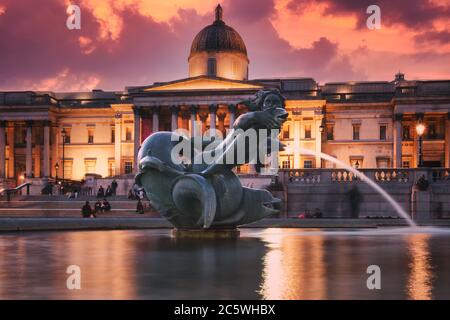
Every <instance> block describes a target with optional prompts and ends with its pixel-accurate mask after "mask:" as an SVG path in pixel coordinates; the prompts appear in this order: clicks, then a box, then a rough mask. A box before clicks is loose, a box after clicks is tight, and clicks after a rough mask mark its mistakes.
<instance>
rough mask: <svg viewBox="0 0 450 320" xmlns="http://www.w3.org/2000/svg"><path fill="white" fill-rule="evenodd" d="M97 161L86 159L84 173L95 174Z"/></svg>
mask: <svg viewBox="0 0 450 320" xmlns="http://www.w3.org/2000/svg"><path fill="white" fill-rule="evenodd" d="M96 162H97V161H96V160H95V159H85V160H84V172H85V173H95V165H96Z"/></svg>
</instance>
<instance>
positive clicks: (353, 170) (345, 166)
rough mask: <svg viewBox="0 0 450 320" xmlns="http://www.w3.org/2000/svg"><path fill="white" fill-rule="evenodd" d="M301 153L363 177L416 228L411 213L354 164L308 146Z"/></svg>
mask: <svg viewBox="0 0 450 320" xmlns="http://www.w3.org/2000/svg"><path fill="white" fill-rule="evenodd" d="M300 153H302V154H305V155H313V156H319V157H321V158H322V159H324V160H328V161H330V162H333V163H334V164H336V165H338V166H340V167H342V168H344V169H346V170H348V171H350V172H352V173H353V174H354V175H356V176H357V177H359V178H360V179H361V181H363V182H365V183H367V184H368V185H369V186H370V187H372V188H373V189H374V190H375V191H377V192H378V193H379V194H380V195H381V196H382V197H383V198H385V199H386V201H388V202H389V203H390V204H391V205H392V207H394V209H395V210H396V211H397V213H398V214H399V215H400V216H401V217H402V218H404V219H405V220H406V222H407V223H408V225H409V226H410V227H412V228H416V227H417V225H416V224H415V223H414V221H413V220H412V219H411V217H410V216H409V214H408V213H407V212H406V211H405V210H404V209H403V208H402V207H401V206H400V205H399V204H398V203H397V202H396V201H395V200H394V199H393V198H392V197H391V196H390V195H389V194H388V193H387V192H386V191H384V190H383V188H381V187H380V186H379V185H378V184H376V183H375V182H374V181H373V180H371V179H370V178H368V177H367V176H366V175H365V174H364V173H362V172H361V171H359V170H357V169H355V168H353V167H352V166H350V165H348V164H346V163H344V162H342V161H340V160H338V159H336V158H334V157H332V156H330V155H328V154H326V153H322V152H316V151H313V150H309V149H306V148H302V147H300Z"/></svg>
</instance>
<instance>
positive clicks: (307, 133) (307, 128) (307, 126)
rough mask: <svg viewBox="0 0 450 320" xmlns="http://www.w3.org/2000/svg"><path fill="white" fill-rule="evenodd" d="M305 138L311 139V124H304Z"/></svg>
mask: <svg viewBox="0 0 450 320" xmlns="http://www.w3.org/2000/svg"><path fill="white" fill-rule="evenodd" d="M305 139H311V125H310V124H305Z"/></svg>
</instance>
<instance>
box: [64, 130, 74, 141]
mask: <svg viewBox="0 0 450 320" xmlns="http://www.w3.org/2000/svg"><path fill="white" fill-rule="evenodd" d="M63 130H64V132H65V135H64V143H70V132H71V131H72V129H71V128H64V129H63Z"/></svg>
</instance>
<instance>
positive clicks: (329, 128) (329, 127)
mask: <svg viewBox="0 0 450 320" xmlns="http://www.w3.org/2000/svg"><path fill="white" fill-rule="evenodd" d="M327 140H329V141H333V140H334V126H333V125H327Z"/></svg>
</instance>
